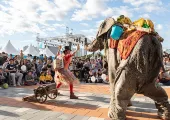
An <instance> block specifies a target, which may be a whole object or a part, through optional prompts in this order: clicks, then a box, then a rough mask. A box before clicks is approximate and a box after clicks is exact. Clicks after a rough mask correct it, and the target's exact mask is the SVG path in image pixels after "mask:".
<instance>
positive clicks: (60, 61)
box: [54, 45, 80, 99]
mask: <svg viewBox="0 0 170 120" xmlns="http://www.w3.org/2000/svg"><path fill="white" fill-rule="evenodd" d="M79 49H80V46H79V45H77V49H76V51H74V52H72V53H71V49H70V48H69V46H65V50H64V51H63V54H60V50H61V46H59V50H58V55H57V58H56V60H55V61H54V68H55V81H56V84H57V86H56V87H57V89H59V88H60V86H61V85H69V87H70V99H78V97H77V96H75V95H74V92H73V84H75V83H76V84H78V83H79V80H78V79H77V78H76V77H75V76H74V75H73V73H71V71H70V70H69V69H68V68H69V65H70V63H71V60H72V57H73V56H74V55H75V54H76V52H77V51H78V50H79Z"/></svg>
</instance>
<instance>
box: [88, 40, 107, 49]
mask: <svg viewBox="0 0 170 120" xmlns="http://www.w3.org/2000/svg"><path fill="white" fill-rule="evenodd" d="M103 48H104V45H103V42H102V41H101V40H100V39H96V40H94V41H93V42H92V43H90V44H88V45H86V50H87V51H89V52H96V51H97V50H99V49H100V50H102V49H103Z"/></svg>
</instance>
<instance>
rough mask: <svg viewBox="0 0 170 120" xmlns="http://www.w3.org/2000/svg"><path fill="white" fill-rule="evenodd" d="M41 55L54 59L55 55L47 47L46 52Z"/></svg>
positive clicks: (43, 51)
mask: <svg viewBox="0 0 170 120" xmlns="http://www.w3.org/2000/svg"><path fill="white" fill-rule="evenodd" d="M40 54H43V55H46V56H47V57H50V56H52V57H54V56H55V55H54V54H53V53H52V52H51V51H50V49H49V48H48V47H46V48H45V49H44V50H42V51H41V52H40Z"/></svg>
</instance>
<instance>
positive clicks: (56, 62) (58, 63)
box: [53, 56, 64, 69]
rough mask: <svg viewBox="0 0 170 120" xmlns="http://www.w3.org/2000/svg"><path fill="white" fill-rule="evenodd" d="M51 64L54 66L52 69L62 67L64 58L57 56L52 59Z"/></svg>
mask: <svg viewBox="0 0 170 120" xmlns="http://www.w3.org/2000/svg"><path fill="white" fill-rule="evenodd" d="M53 66H54V69H62V68H64V60H63V57H61V56H58V57H57V58H56V59H55V60H54V61H53Z"/></svg>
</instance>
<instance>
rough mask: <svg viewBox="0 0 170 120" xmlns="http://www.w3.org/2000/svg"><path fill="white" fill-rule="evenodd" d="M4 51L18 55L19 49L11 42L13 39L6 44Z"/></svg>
mask: <svg viewBox="0 0 170 120" xmlns="http://www.w3.org/2000/svg"><path fill="white" fill-rule="evenodd" d="M1 51H2V52H5V53H8V54H12V55H18V54H19V51H17V49H16V48H15V47H14V46H13V45H12V44H11V41H10V40H9V41H8V43H7V44H6V46H5V47H4V48H3V49H2V50H1Z"/></svg>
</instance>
